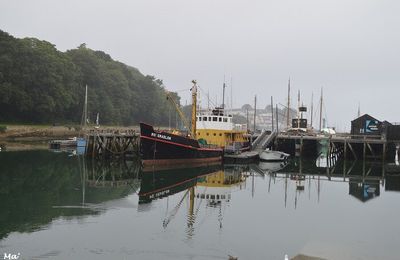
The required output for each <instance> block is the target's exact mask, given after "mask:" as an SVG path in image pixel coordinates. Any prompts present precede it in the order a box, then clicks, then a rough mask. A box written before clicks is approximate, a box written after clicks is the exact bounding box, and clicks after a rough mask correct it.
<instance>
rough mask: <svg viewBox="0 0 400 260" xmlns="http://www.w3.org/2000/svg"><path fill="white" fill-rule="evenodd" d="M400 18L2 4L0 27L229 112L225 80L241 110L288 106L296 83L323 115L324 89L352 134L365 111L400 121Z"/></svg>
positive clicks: (373, 4)
mask: <svg viewBox="0 0 400 260" xmlns="http://www.w3.org/2000/svg"><path fill="white" fill-rule="evenodd" d="M399 10H400V3H399V2H398V1H391V0H380V1H374V0H347V1H345V0H336V1H332V0H328V1H318V0H304V1H266V0H265V1H225V0H213V1H212V0H203V1H194V0H186V1H178V0H169V1H165V0H164V1H162V0H147V1H122V0H115V1H105V0H103V1H99V0H97V1H75V0H73V1H54V0H37V1H28V0H25V1H22V0H14V1H0V28H1V29H2V30H4V31H6V32H8V33H10V34H12V35H14V36H15V37H18V38H24V37H35V38H38V39H41V40H46V41H49V42H52V43H54V44H56V47H57V48H58V49H59V50H61V51H65V50H68V49H72V48H76V47H77V46H79V45H80V44H82V43H86V45H87V46H88V47H89V48H91V49H95V50H102V51H104V52H106V53H108V54H110V55H111V56H112V58H114V59H116V60H119V61H121V62H123V63H126V64H127V65H131V66H134V67H136V68H138V69H139V70H140V71H141V72H142V73H144V74H149V75H154V76H155V77H156V78H160V79H162V80H163V81H164V84H165V86H166V88H167V89H169V90H172V91H178V94H179V95H180V96H181V97H182V101H183V104H185V101H186V100H187V102H188V103H189V102H190V92H189V90H188V89H189V88H190V87H191V80H192V79H196V80H197V82H198V84H199V85H200V87H201V88H202V89H203V90H205V91H209V93H210V98H211V100H212V102H213V103H215V102H216V100H217V102H218V103H221V102H222V84H223V81H224V78H225V81H226V83H227V85H228V88H227V89H226V92H227V94H228V95H230V94H231V93H232V94H233V97H232V101H233V107H241V106H242V105H243V104H245V103H249V104H251V105H253V102H254V95H257V107H259V108H262V107H265V106H266V105H268V104H269V103H270V97H271V96H273V97H274V100H275V102H276V103H281V104H286V102H287V84H288V79H289V77H290V79H291V89H292V95H291V103H292V104H293V105H297V91H298V90H300V91H301V96H302V101H303V103H304V104H306V105H308V106H309V107H310V103H311V95H312V93H314V111H315V110H316V107H317V106H318V103H317V102H318V99H319V95H320V91H321V87H323V89H324V100H325V104H324V109H323V114H324V117H326V119H327V122H328V125H329V126H333V127H336V128H338V129H339V130H341V131H349V129H350V121H351V120H353V119H354V118H356V116H357V110H358V105H359V104H360V109H361V114H363V113H368V114H370V115H372V116H374V117H376V118H377V119H379V120H388V121H390V122H400V116H399V113H398V111H399V109H398V104H399V98H400V88H399V85H400V84H399V83H400V79H399V74H400V73H399V70H400V48H399V46H400V33H399V32H400V18H399V16H398V12H399ZM202 96H203V101H202V104H203V105H206V100H205V99H204V97H205V95H204V93H203V94H202ZM226 100H229V102H230V100H231V97H230V96H229V97H226ZM229 105H230V104H229ZM293 107H295V106H293ZM314 122H315V120H314ZM315 126H317V122H315Z"/></svg>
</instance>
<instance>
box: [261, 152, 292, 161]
mask: <svg viewBox="0 0 400 260" xmlns="http://www.w3.org/2000/svg"><path fill="white" fill-rule="evenodd" d="M289 156H290V154H287V153H284V152H280V151H271V150H265V151H262V152H261V153H260V160H262V161H269V162H279V161H286V160H287V159H288V158H289Z"/></svg>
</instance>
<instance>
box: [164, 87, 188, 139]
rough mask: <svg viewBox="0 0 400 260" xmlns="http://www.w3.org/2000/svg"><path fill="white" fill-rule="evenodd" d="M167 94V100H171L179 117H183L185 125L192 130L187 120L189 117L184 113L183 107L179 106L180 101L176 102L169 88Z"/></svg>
mask: <svg viewBox="0 0 400 260" xmlns="http://www.w3.org/2000/svg"><path fill="white" fill-rule="evenodd" d="M165 94H166V95H167V100H168V101H169V102H171V104H172V105H173V106H174V107H175V110H176V111H177V112H178V115H179V117H180V118H181V120H182V122H183V124H184V125H185V127H186V128H187V130H188V131H189V132H190V131H191V127H190V124H189V122H188V120H187V118H186V117H185V115H184V114H183V112H182V110H181V108H180V107H179V105H178V103H176V102H175V100H174V98H173V97H172V95H171V93H170V92H168V91H167V90H165Z"/></svg>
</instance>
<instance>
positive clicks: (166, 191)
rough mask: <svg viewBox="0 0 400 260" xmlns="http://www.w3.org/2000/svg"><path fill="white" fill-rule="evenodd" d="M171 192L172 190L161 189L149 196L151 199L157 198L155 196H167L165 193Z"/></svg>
mask: <svg viewBox="0 0 400 260" xmlns="http://www.w3.org/2000/svg"><path fill="white" fill-rule="evenodd" d="M169 192H170V190H164V191H160V192H157V193H155V194H151V195H150V196H149V198H150V199H155V198H158V197H162V196H165V195H167V194H169Z"/></svg>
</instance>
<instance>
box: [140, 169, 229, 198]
mask: <svg viewBox="0 0 400 260" xmlns="http://www.w3.org/2000/svg"><path fill="white" fill-rule="evenodd" d="M220 169H221V165H220V164H216V165H212V166H207V167H197V168H184V169H173V170H162V171H155V172H147V173H144V174H143V176H142V182H141V185H140V192H139V203H149V202H151V201H152V200H155V199H159V198H163V197H166V196H170V195H173V194H176V193H179V192H181V191H183V190H186V189H188V188H190V187H193V186H195V185H196V184H197V183H198V181H199V179H200V178H202V177H204V176H205V175H207V174H210V173H213V172H216V171H218V170H220Z"/></svg>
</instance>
